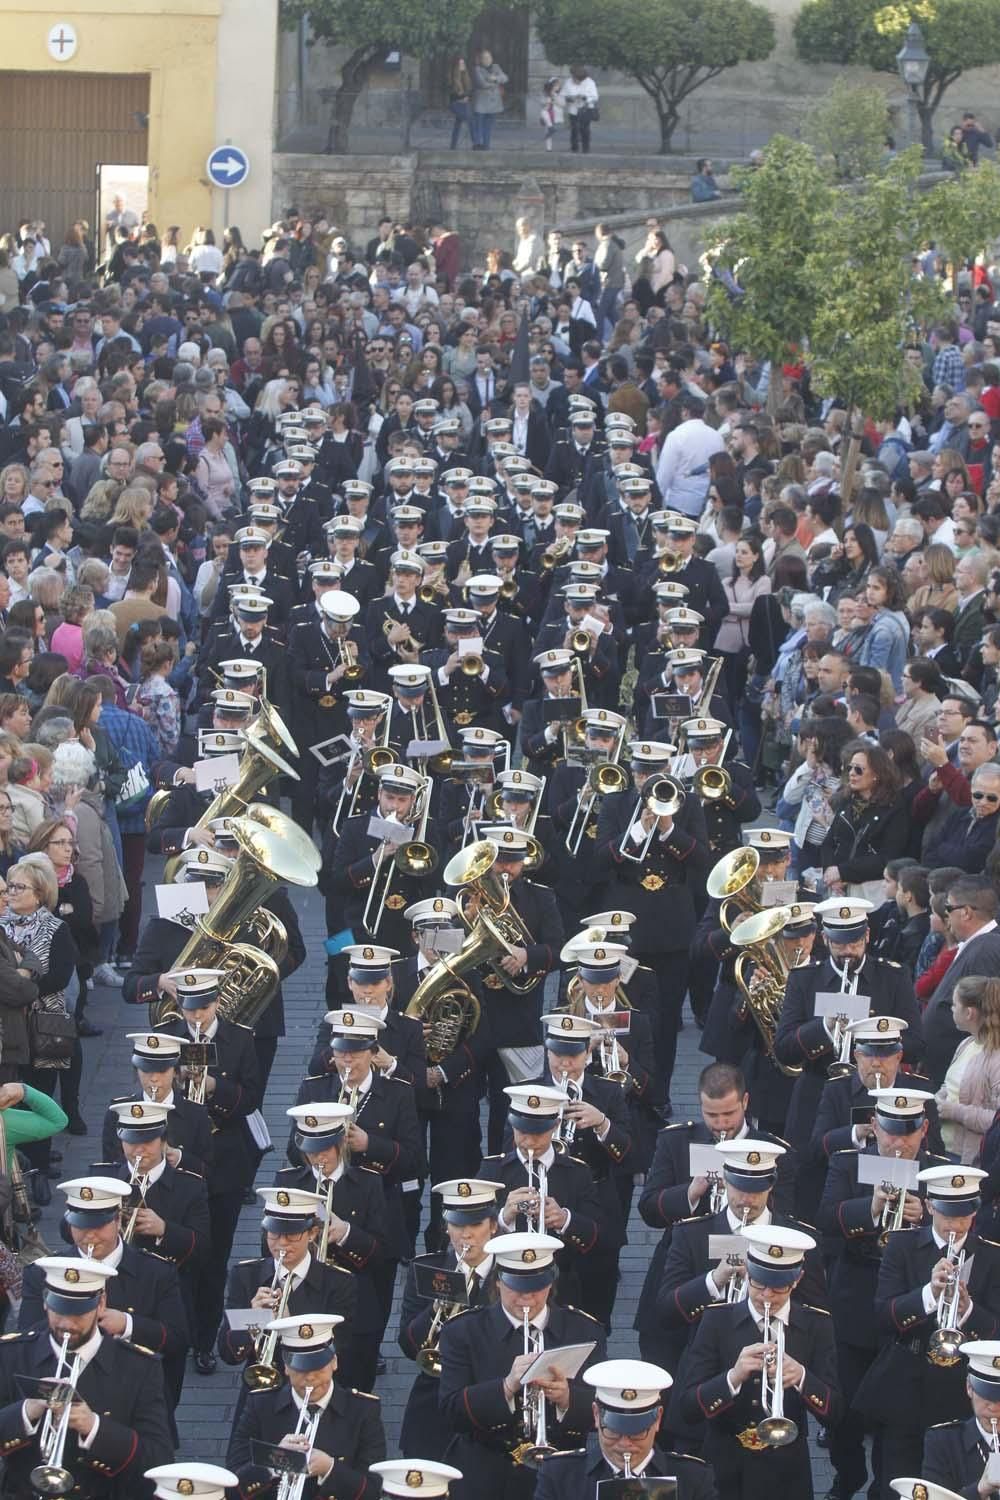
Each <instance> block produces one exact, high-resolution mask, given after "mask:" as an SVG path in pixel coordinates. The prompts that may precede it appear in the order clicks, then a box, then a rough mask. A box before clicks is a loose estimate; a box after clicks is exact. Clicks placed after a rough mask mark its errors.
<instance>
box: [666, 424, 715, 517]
mask: <svg viewBox="0 0 1000 1500" xmlns="http://www.w3.org/2000/svg"><path fill="white" fill-rule="evenodd" d="M723 452H725V444H724V443H723V441H722V439H721V438H720V436H719V434H718V433H717V432H716V431H715V429H714V428H712V427H709V425H708V423H707V422H703V421H702V420H701V418H700V417H691V418H689V419H688V420H687V421H686V422H681V424H680V426H679V427H675V428H674V430H673V432H671V433H669V434H668V435H667V438H666V441H665V442H664V444H663V449H662V451H661V453H660V461H659V463H658V464H657V466H656V479H657V483H658V484H659V486H660V493H661V495H662V496H663V504H664V506H669V504H670V502H671V500H673V501H674V502H675V504H676V505H677V507H678V509H681V510H682V511H683V514H684V515H692V516H700V515H701V512H702V510H703V508H704V504H705V496H706V495H707V493H708V473H707V470H706V472H705V474H704V475H701V474H695V473H694V471H695V470H700V469H702V468H704V467H705V465H707V463H708V461H709V459H710V458H711V457H712V455H713V454H714V453H723Z"/></svg>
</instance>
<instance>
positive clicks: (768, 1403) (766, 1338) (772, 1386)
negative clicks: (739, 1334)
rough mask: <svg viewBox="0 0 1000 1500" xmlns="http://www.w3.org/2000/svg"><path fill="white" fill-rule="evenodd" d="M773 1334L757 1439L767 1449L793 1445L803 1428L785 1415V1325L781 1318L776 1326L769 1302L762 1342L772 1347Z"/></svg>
mask: <svg viewBox="0 0 1000 1500" xmlns="http://www.w3.org/2000/svg"><path fill="white" fill-rule="evenodd" d="M772 1335H773V1340H774V1350H773V1352H771V1353H769V1354H765V1356H764V1366H763V1369H762V1370H761V1372H760V1404H761V1406H762V1407H763V1409H764V1418H763V1421H760V1422H758V1423H757V1436H758V1437H759V1438H760V1440H761V1442H762V1443H763V1444H764V1446H765V1447H766V1448H786V1447H787V1446H788V1444H789V1443H794V1442H795V1440H796V1438H797V1437H798V1435H799V1429H798V1427H797V1426H796V1425H795V1423H794V1422H793V1421H792V1419H791V1417H786V1416H785V1386H784V1380H783V1376H784V1366H785V1325H784V1323H783V1322H782V1321H781V1319H780V1318H775V1319H774V1326H773V1327H772V1325H771V1307H770V1304H769V1303H766V1302H765V1304H764V1327H763V1329H762V1331H761V1337H762V1341H763V1342H764V1343H765V1344H770V1343H771V1341H772Z"/></svg>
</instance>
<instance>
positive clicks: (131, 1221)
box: [122, 1157, 149, 1245]
mask: <svg viewBox="0 0 1000 1500" xmlns="http://www.w3.org/2000/svg"><path fill="white" fill-rule="evenodd" d="M141 1166H142V1163H141V1161H140V1160H139V1158H138V1157H136V1159H135V1161H134V1162H133V1163H132V1166H131V1168H130V1170H129V1179H128V1185H129V1187H130V1188H131V1189H133V1191H138V1194H139V1202H138V1203H137V1204H136V1206H135V1208H133V1210H132V1212H131V1213H130V1214H129V1217H128V1222H127V1223H126V1224H125V1227H124V1229H123V1230H122V1240H123V1241H124V1243H125V1244H126V1245H130V1244H131V1243H132V1236H133V1234H135V1221H136V1219H138V1217H139V1210H140V1209H141V1208H145V1207H146V1192H147V1189H148V1188H149V1173H148V1172H143V1171H141V1170H140V1168H141ZM130 1196H131V1195H130ZM124 1211H125V1212H127V1209H126V1210H124Z"/></svg>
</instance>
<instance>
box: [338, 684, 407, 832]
mask: <svg viewBox="0 0 1000 1500" xmlns="http://www.w3.org/2000/svg"><path fill="white" fill-rule="evenodd" d="M382 712H383V716H384V719H385V726H384V728H383V730H382V739H381V742H380V743H379V744H377V745H358V746H356V748H355V749H354V750H352V751H351V758H350V760H349V761H348V763H347V770H346V771H345V773H344V781H343V785H342V786H341V788H340V798H339V800H338V802H337V807H336V811H335V812H334V814H333V824H332V826H333V831H334V833H337V832H338V831H339V828H340V819H341V817H342V815H343V811H344V803H345V801H347V785H348V780H349V778H350V774H351V772H352V770H353V769H354V767H355V766H356V765H357V764H358V762H359V761H360V762H361V768H362V774H361V775H360V776H359V777H358V779H357V781H356V782H355V783H354V786H353V787H352V788H351V796H350V801H349V802H348V806H347V816H348V817H349V818H353V817H354V815H355V813H356V812H357V810H358V797H359V796H360V794H361V782H362V780H363V778H364V777H365V776H373V775H374V774H375V772H376V771H379V770H381V768H382V767H383V766H391V765H392V763H393V761H394V760H395V759H396V752H395V750H390V748H389V735H390V734H391V732H392V708H391V705H389V704H386V706H385V708H384V709H383V711H382Z"/></svg>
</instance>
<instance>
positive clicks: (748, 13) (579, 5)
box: [537, 0, 775, 152]
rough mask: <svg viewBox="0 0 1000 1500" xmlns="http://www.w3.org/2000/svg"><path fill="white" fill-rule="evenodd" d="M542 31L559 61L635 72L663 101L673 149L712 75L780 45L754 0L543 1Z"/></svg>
mask: <svg viewBox="0 0 1000 1500" xmlns="http://www.w3.org/2000/svg"><path fill="white" fill-rule="evenodd" d="M537 26H538V35H539V37H540V38H541V41H542V45H543V46H544V48H545V51H546V53H547V54H548V56H549V57H550V58H551V59H552V61H553V62H557V63H575V62H580V61H581V60H583V61H586V62H587V63H589V64H590V65H592V66H596V67H599V68H614V69H615V70H616V71H617V72H619V73H625V74H627V75H628V76H629V77H630V78H634V79H635V81H636V83H638V84H639V86H640V87H641V88H642V89H644V90H645V91H646V93H647V94H648V95H649V97H650V99H651V100H652V101H653V104H654V106H655V107H656V113H657V115H658V117H659V121H660V150H661V151H662V152H668V151H669V150H670V147H671V142H672V140H673V134H674V131H675V130H676V128H677V123H678V120H679V119H680V110H681V106H682V104H683V103H684V100H685V99H687V98H688V97H689V95H691V94H693V93H694V91H695V90H696V89H699V88H701V86H702V85H703V84H705V83H708V82H709V80H710V79H712V78H718V77H719V75H720V74H721V73H724V72H726V70H727V69H729V68H735V67H737V66H738V64H740V63H744V62H760V61H761V60H762V59H763V58H765V57H768V56H770V54H771V52H772V51H773V50H774V43H775V33H774V22H773V21H772V19H771V16H770V14H769V12H768V11H767V9H766V8H765V6H763V5H757V4H754V3H753V0H540V4H539V9H538V12H537Z"/></svg>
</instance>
